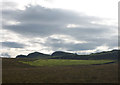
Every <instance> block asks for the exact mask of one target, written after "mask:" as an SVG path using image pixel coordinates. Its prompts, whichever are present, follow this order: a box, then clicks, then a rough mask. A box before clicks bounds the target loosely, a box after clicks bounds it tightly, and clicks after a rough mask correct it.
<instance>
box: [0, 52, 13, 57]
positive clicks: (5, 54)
mask: <svg viewBox="0 0 120 85" xmlns="http://www.w3.org/2000/svg"><path fill="white" fill-rule="evenodd" d="M0 55H1V57H7V58H10V57H11V56H10V55H9V54H8V53H6V52H5V53H1V54H0Z"/></svg>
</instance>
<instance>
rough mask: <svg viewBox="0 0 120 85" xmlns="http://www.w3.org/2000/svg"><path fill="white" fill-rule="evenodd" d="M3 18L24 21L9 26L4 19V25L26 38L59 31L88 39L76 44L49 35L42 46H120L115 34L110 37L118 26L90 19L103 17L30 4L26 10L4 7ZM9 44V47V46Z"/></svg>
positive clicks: (58, 32)
mask: <svg viewBox="0 0 120 85" xmlns="http://www.w3.org/2000/svg"><path fill="white" fill-rule="evenodd" d="M3 18H4V19H5V20H15V21H19V22H21V23H20V24H17V25H7V24H6V23H5V22H4V23H3V28H4V29H7V30H11V31H14V32H17V33H19V34H21V35H23V36H24V37H28V36H29V37H30V38H32V37H36V36H37V37H43V38H44V37H49V36H50V35H54V34H60V35H69V36H71V37H74V38H75V39H76V40H84V41H87V42H88V43H83V44H73V43H64V41H63V40H62V39H58V40H57V39H50V38H49V39H48V40H47V41H46V43H44V44H43V45H44V46H48V47H49V46H50V47H52V49H54V50H55V49H56V50H57V49H58V48H65V49H67V50H88V49H89V50H90V49H95V48H96V47H97V46H101V45H104V44H106V45H108V46H109V47H114V46H116V45H117V39H116V37H113V36H112V37H111V38H109V37H108V36H109V35H111V34H112V30H113V29H115V30H116V27H111V26H107V25H98V24H92V23H91V21H101V20H102V19H100V18H97V17H91V16H87V15H84V14H78V13H76V12H72V11H68V10H62V9H49V8H44V7H41V6H30V7H26V9H25V10H3ZM67 24H78V25H83V27H75V28H67V27H66V26H67ZM106 35H107V36H106ZM40 44H41V43H40ZM7 45H8V44H7ZM8 46H9V47H10V45H8ZM17 46H19V45H17Z"/></svg>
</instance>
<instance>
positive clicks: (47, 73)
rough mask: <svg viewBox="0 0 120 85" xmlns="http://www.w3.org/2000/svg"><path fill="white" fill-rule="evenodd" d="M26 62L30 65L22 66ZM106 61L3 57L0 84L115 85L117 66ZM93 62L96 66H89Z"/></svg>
mask: <svg viewBox="0 0 120 85" xmlns="http://www.w3.org/2000/svg"><path fill="white" fill-rule="evenodd" d="M20 61H22V62H20ZM27 61H28V62H29V64H31V65H29V64H25V63H28V62H27ZM43 62H44V63H43ZM45 62H46V63H47V64H45ZM55 62H57V63H59V64H56V63H55ZM75 62H76V63H75ZM109 62H111V61H110V60H98V61H97V60H56V59H48V60H42V59H41V60H37V59H33V58H30V59H25V58H19V59H11V58H4V59H2V82H3V83H5V84H7V83H13V84H14V83H32V84H33V83H40V85H41V83H118V63H117V62H115V63H109ZM37 63H38V64H37ZM73 63H74V64H73ZM93 63H94V64H96V63H99V65H91V64H93ZM103 63H104V64H103ZM105 63H109V64H105ZM36 64H37V65H36ZM75 64H76V65H75ZM87 64H89V65H87ZM40 65H44V66H40ZM45 65H47V66H45ZM50 65H54V66H50ZM25 85H26V84H25Z"/></svg>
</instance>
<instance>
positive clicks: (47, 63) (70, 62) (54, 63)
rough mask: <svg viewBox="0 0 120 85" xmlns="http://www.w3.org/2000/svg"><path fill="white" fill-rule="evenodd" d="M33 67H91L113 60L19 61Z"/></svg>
mask: <svg viewBox="0 0 120 85" xmlns="http://www.w3.org/2000/svg"><path fill="white" fill-rule="evenodd" d="M19 62H22V63H25V64H29V65H33V66H58V65H59V66H62V65H91V64H104V63H110V62H114V61H113V60H70V59H69V60H67V59H39V60H36V61H26V62H25V61H19Z"/></svg>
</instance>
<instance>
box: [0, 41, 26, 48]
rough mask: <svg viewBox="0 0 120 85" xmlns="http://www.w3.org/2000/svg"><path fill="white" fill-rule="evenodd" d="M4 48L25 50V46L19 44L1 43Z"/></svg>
mask: <svg viewBox="0 0 120 85" xmlns="http://www.w3.org/2000/svg"><path fill="white" fill-rule="evenodd" d="M1 43H2V46H5V47H9V48H24V47H25V45H24V44H21V43H18V42H1Z"/></svg>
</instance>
